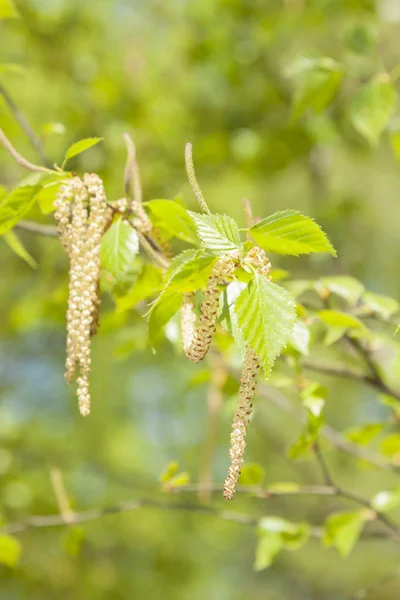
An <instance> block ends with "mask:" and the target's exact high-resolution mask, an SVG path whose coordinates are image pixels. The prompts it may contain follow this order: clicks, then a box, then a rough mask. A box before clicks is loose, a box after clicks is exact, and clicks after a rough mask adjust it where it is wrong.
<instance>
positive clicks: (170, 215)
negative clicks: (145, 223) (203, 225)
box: [145, 200, 198, 244]
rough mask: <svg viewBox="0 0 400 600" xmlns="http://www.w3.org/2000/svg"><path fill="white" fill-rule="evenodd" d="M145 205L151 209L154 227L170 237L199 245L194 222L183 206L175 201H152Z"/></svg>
mask: <svg viewBox="0 0 400 600" xmlns="http://www.w3.org/2000/svg"><path fill="white" fill-rule="evenodd" d="M145 205H146V206H148V208H149V209H150V212H151V217H152V222H153V223H154V225H155V226H156V227H160V228H162V230H163V231H165V232H166V233H167V234H168V236H169V237H176V238H178V239H180V240H183V241H184V242H189V243H190V244H198V239H197V235H196V228H195V227H194V225H193V220H192V219H191V218H190V216H189V215H188V212H187V210H186V209H185V208H184V207H183V206H182V205H181V204H179V203H178V202H174V201H173V200H150V201H149V202H145Z"/></svg>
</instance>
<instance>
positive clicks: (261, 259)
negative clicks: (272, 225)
mask: <svg viewBox="0 0 400 600" xmlns="http://www.w3.org/2000/svg"><path fill="white" fill-rule="evenodd" d="M245 260H246V262H250V263H251V264H253V265H254V266H255V267H256V269H257V271H258V272H259V273H261V274H262V275H264V277H267V278H268V279H271V274H270V271H271V263H270V261H269V259H268V258H267V256H266V254H265V252H264V250H262V249H261V248H259V247H258V246H255V247H254V248H252V249H251V250H250V251H249V252H248V253H247V255H246V259H245ZM259 369H260V363H259V360H258V358H257V355H256V354H255V352H254V351H253V350H252V349H251V348H249V347H248V348H247V351H246V357H245V362H244V369H243V372H242V376H241V379H240V387H239V398H238V408H237V411H236V413H235V416H234V418H233V423H232V433H231V444H230V449H229V457H230V459H231V464H230V466H229V469H228V476H227V478H226V480H225V484H224V497H225V498H226V499H227V500H233V496H234V494H235V489H236V485H237V482H238V480H239V477H240V472H241V470H242V466H243V463H244V452H245V449H246V434H247V426H248V423H249V419H250V416H251V412H252V408H253V404H252V402H253V398H254V395H255V392H256V385H257V381H256V380H257V374H258V371H259Z"/></svg>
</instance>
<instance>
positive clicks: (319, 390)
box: [300, 381, 328, 418]
mask: <svg viewBox="0 0 400 600" xmlns="http://www.w3.org/2000/svg"><path fill="white" fill-rule="evenodd" d="M327 394H328V392H327V390H326V388H324V387H323V386H322V385H321V384H319V383H318V382H316V381H312V382H310V383H309V384H308V385H307V386H306V388H305V389H304V390H303V391H302V392H301V394H300V395H301V398H302V400H303V406H304V407H305V408H307V409H308V410H309V411H310V412H311V413H312V415H314V417H317V418H318V417H320V416H321V414H322V410H323V408H324V406H325V399H326V397H327Z"/></svg>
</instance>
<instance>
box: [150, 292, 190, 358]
mask: <svg viewBox="0 0 400 600" xmlns="http://www.w3.org/2000/svg"><path fill="white" fill-rule="evenodd" d="M182 297H183V294H182V292H179V291H176V290H173V289H168V290H166V291H165V292H163V293H162V294H161V295H160V296H159V298H158V299H157V300H156V302H155V303H154V304H153V305H152V307H151V309H150V311H149V313H148V316H149V341H150V344H151V345H152V346H153V347H154V346H156V345H157V343H158V341H159V340H160V338H161V337H162V333H163V329H164V326H165V325H166V324H167V323H168V321H169V320H170V319H172V317H173V316H174V315H175V313H177V312H178V310H179V309H180V306H181V304H182Z"/></svg>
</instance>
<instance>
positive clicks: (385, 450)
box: [380, 433, 400, 465]
mask: <svg viewBox="0 0 400 600" xmlns="http://www.w3.org/2000/svg"><path fill="white" fill-rule="evenodd" d="M380 450H381V452H382V454H383V455H384V456H387V457H388V458H390V459H391V460H392V462H393V464H395V465H400V434H399V433H392V434H390V435H388V436H386V437H385V438H384V439H383V440H382V441H381V443H380Z"/></svg>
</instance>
